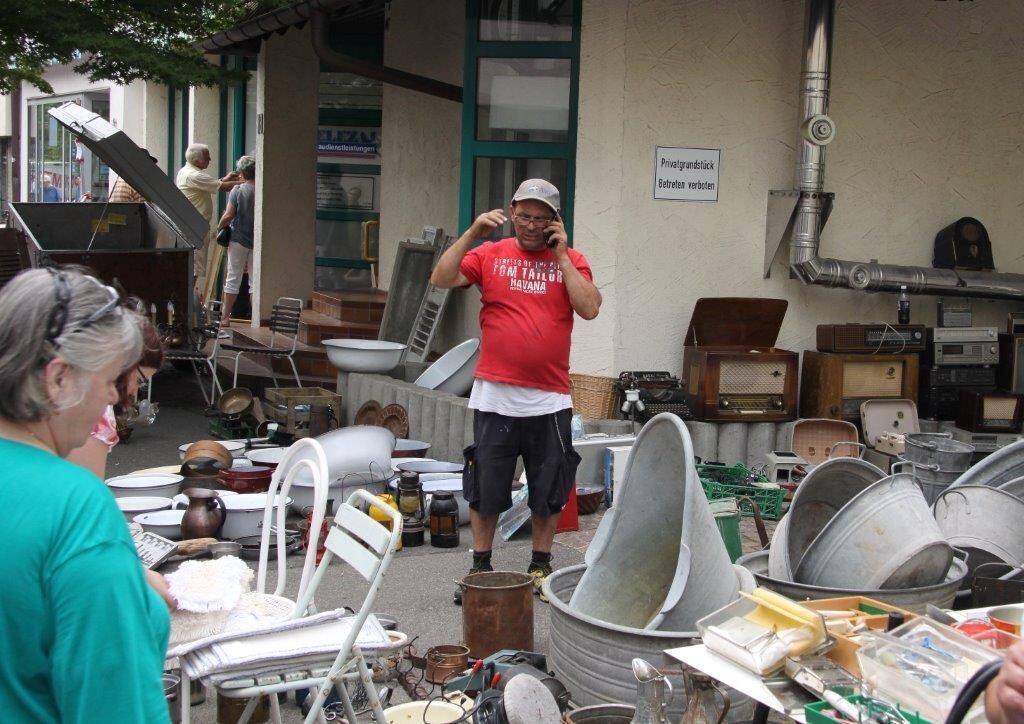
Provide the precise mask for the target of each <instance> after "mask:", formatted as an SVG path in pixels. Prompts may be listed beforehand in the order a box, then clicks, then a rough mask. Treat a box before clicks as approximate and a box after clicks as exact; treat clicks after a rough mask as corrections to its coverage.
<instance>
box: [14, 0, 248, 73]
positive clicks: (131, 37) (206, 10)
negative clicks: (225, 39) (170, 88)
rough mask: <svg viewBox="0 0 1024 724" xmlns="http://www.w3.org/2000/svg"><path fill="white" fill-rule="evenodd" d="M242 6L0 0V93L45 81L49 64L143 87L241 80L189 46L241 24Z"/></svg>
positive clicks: (160, 0)
mask: <svg viewBox="0 0 1024 724" xmlns="http://www.w3.org/2000/svg"><path fill="white" fill-rule="evenodd" d="M248 6H250V3H245V2H242V0H234V1H232V0H0V17H3V22H2V23H0V54H2V57H3V58H5V59H6V64H5V66H4V67H2V68H0V93H9V92H10V91H11V90H12V89H14V88H15V87H17V85H18V83H19V82H20V81H23V80H24V81H28V82H29V83H32V84H33V85H35V86H36V87H38V88H39V89H40V90H42V91H43V92H45V93H52V92H53V89H52V88H51V87H50V84H49V83H47V82H46V80H45V79H44V78H43V72H44V71H45V69H46V67H47V66H49V65H51V64H54V63H71V62H75V63H76V66H75V71H76V72H78V73H81V74H83V75H86V76H88V77H89V78H90V80H101V79H108V80H113V81H115V82H118V83H129V82H131V81H133V80H139V79H142V80H148V81H156V82H159V83H166V84H169V85H175V86H186V85H195V86H209V85H216V84H221V83H230V82H233V81H236V80H240V79H241V78H243V77H245V75H246V74H245V72H244V71H238V70H229V69H226V68H221V67H220V65H219V64H214V63H210V62H208V61H207V60H206V59H205V58H204V57H203V55H202V53H201V52H200V51H199V50H197V49H196V48H195V47H193V43H194V42H195V41H196V40H198V39H201V38H203V37H206V36H208V35H211V34H213V33H216V32H218V31H220V30H223V29H225V28H227V27H230V26H231V25H233V24H235V23H236V22H238V21H239V20H240V19H241V18H242V17H243V16H244V14H245V13H246V10H247V7H248Z"/></svg>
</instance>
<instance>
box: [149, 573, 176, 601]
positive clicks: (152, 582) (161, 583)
mask: <svg viewBox="0 0 1024 724" xmlns="http://www.w3.org/2000/svg"><path fill="white" fill-rule="evenodd" d="M143 573H145V574H146V583H148V584H149V587H150V588H152V589H153V590H154V591H156V592H157V593H158V594H159V595H160V598H162V599H164V603H166V604H167V608H168V609H170V610H171V611H174V610H175V609H177V608H178V602H177V601H175V600H174V597H173V596H171V589H170V588H168V587H167V579H166V578H164V577H163V576H161V575H160V574H159V573H157V572H156V571H151V570H149V569H148V568H144V569H143Z"/></svg>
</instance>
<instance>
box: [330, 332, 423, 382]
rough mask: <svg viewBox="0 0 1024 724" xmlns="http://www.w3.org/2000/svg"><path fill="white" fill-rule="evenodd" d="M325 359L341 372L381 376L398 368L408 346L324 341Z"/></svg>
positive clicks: (356, 340)
mask: <svg viewBox="0 0 1024 724" xmlns="http://www.w3.org/2000/svg"><path fill="white" fill-rule="evenodd" d="M323 345H324V347H325V348H326V349H327V359H329V360H330V361H331V364H332V365H334V366H335V367H336V368H338V370H340V371H341V372H366V373H371V374H382V373H384V372H387V371H389V370H392V369H394V368H395V367H397V366H398V363H399V362H401V361H402V352H404V351H405V348H406V347H407V346H408V345H404V344H402V343H401V342H387V341H384V340H379V339H325V340H323Z"/></svg>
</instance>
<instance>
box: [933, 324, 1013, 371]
mask: <svg viewBox="0 0 1024 724" xmlns="http://www.w3.org/2000/svg"><path fill="white" fill-rule="evenodd" d="M924 361H925V363H926V364H930V365H933V366H935V367H948V366H951V365H954V366H955V365H994V364H998V363H999V335H998V330H997V329H996V328H995V327H936V328H934V329H931V328H930V329H929V330H928V346H927V348H926V349H925V360H924Z"/></svg>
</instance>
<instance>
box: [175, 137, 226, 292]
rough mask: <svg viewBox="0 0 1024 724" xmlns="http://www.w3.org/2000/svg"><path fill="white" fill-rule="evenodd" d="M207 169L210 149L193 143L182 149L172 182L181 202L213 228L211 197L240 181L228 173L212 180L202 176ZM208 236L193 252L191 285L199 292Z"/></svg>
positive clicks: (206, 174)
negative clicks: (185, 201)
mask: <svg viewBox="0 0 1024 724" xmlns="http://www.w3.org/2000/svg"><path fill="white" fill-rule="evenodd" d="M209 166H210V148H209V146H206V145H205V144H202V143H193V144H192V145H191V146H189V147H188V148H187V149H185V165H184V166H182V167H181V170H180V171H178V177H177V179H176V180H175V183H176V184H177V186H178V188H179V189H181V192H182V193H183V194H185V198H187V199H188V200H189V202H191V204H192V205H193V206H195V207H196V209H197V210H198V211H199V213H200V214H202V215H203V218H204V219H206V223H207V224H209V225H212V224H213V195H214V194H216V193H217V192H219V191H230V190H231V189H233V188H234V187H235V186H237V185H238V184H240V183H242V179H241V178H240V177H239V175H238V174H237V173H235V172H234V171H232V172H231V173H229V174H227V175H226V176H224V177H222V178H219V179H218V178H215V177H214V176H211V175H210V174H209V173H207V172H206V169H207V168H208V167H209ZM209 240H210V233H209V232H207V234H206V240H205V242H204V244H203V248H202V249H196V250H195V262H194V266H193V282H194V283H195V284H196V286H197V287H198V288H199V289H202V285H203V282H204V281H205V278H206V254H207V250H208V249H209V248H210V244H209Z"/></svg>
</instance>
